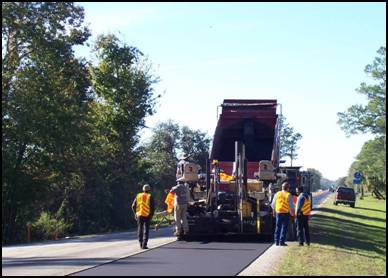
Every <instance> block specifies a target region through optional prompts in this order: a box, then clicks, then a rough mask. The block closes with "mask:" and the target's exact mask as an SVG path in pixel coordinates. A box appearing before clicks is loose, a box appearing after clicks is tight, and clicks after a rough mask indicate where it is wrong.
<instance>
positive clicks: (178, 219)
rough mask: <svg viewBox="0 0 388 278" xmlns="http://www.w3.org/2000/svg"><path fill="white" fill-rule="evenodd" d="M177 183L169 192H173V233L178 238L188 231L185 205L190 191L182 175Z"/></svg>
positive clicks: (188, 199) (186, 205) (187, 202)
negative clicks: (174, 227) (174, 225)
mask: <svg viewBox="0 0 388 278" xmlns="http://www.w3.org/2000/svg"><path fill="white" fill-rule="evenodd" d="M177 182H178V184H177V185H176V186H174V187H173V188H171V190H170V192H171V193H175V201H174V218H175V224H176V230H175V235H176V236H177V237H178V239H181V237H182V229H183V235H186V234H187V233H188V232H189V225H188V223H187V207H188V204H189V201H190V192H189V188H188V186H187V184H186V183H185V179H184V178H183V177H181V178H179V179H178V180H177Z"/></svg>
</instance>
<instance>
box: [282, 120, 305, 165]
mask: <svg viewBox="0 0 388 278" xmlns="http://www.w3.org/2000/svg"><path fill="white" fill-rule="evenodd" d="M280 121H281V130H280V158H284V157H289V158H290V160H291V166H292V161H293V160H294V159H296V158H297V157H298V153H297V150H298V149H299V147H298V141H299V140H300V139H302V135H301V134H300V133H298V132H297V133H295V131H294V128H292V127H290V126H289V125H288V123H287V122H286V118H285V117H284V116H281V117H280Z"/></svg>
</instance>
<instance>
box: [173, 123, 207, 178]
mask: <svg viewBox="0 0 388 278" xmlns="http://www.w3.org/2000/svg"><path fill="white" fill-rule="evenodd" d="M181 134H182V137H181V141H180V148H181V150H182V152H183V153H185V154H187V155H190V160H192V161H194V162H195V163H198V164H199V165H200V166H201V168H202V171H205V167H206V159H207V158H209V148H210V141H211V139H210V138H209V137H208V136H207V134H206V133H204V132H201V131H200V130H192V129H190V128H189V127H188V126H183V127H182V129H181Z"/></svg>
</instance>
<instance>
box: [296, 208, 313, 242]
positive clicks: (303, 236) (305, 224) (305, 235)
mask: <svg viewBox="0 0 388 278" xmlns="http://www.w3.org/2000/svg"><path fill="white" fill-rule="evenodd" d="M296 229H297V235H298V240H299V243H303V242H304V241H306V243H307V244H310V231H309V217H308V215H298V217H297V218H296Z"/></svg>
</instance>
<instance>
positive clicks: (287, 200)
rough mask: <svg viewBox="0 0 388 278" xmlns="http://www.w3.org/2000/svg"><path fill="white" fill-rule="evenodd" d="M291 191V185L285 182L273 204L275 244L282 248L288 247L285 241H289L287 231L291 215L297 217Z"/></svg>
mask: <svg viewBox="0 0 388 278" xmlns="http://www.w3.org/2000/svg"><path fill="white" fill-rule="evenodd" d="M289 190H290V185H289V183H288V182H284V183H283V184H282V191H279V192H277V193H276V194H275V196H274V198H273V200H272V203H271V207H272V211H273V216H274V217H276V228H275V244H276V245H281V246H287V244H286V243H285V241H286V239H287V229H288V223H289V221H290V215H291V216H294V215H295V213H294V212H295V211H294V202H293V199H292V197H291V193H290V192H289Z"/></svg>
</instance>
